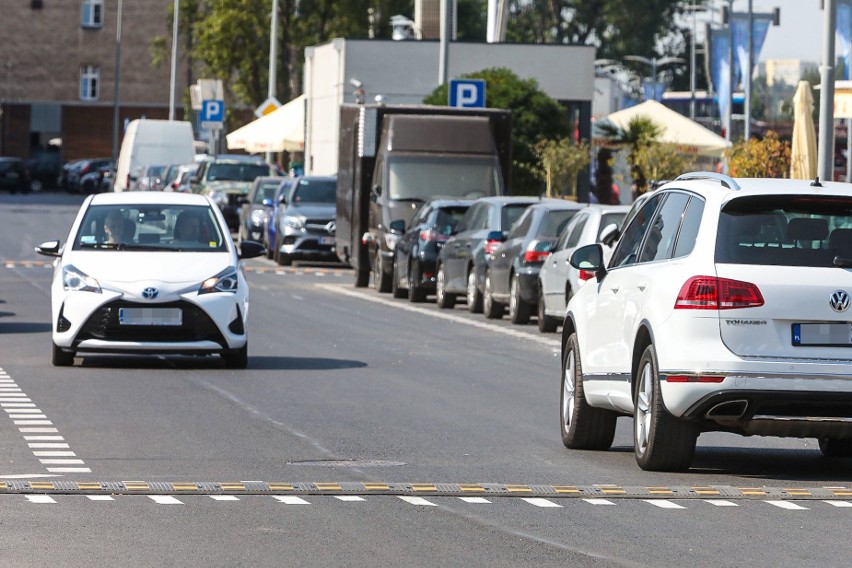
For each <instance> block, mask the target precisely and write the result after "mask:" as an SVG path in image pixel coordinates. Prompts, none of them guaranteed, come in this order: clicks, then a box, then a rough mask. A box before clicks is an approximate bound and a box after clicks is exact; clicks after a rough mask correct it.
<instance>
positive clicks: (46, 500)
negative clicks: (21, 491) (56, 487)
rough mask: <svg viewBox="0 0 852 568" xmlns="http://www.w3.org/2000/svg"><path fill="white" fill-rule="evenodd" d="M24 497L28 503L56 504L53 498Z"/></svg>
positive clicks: (42, 496) (46, 496) (48, 496)
mask: <svg viewBox="0 0 852 568" xmlns="http://www.w3.org/2000/svg"><path fill="white" fill-rule="evenodd" d="M25 497H26V498H27V501H29V502H30V503H40V504H47V503H56V501H54V500H53V497H51V496H50V495H25Z"/></svg>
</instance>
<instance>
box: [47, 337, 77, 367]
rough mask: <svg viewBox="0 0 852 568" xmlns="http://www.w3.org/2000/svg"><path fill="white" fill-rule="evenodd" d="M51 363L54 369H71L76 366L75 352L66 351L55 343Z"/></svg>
mask: <svg viewBox="0 0 852 568" xmlns="http://www.w3.org/2000/svg"><path fill="white" fill-rule="evenodd" d="M51 362H52V363H53V366H54V367H70V366H71V365H73V364H74V352H73V351H65V350H63V349H62V348H61V347H59V346H58V345H56V344H55V343H54V344H53V355H52V358H51Z"/></svg>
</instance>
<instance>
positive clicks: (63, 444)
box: [27, 442, 71, 450]
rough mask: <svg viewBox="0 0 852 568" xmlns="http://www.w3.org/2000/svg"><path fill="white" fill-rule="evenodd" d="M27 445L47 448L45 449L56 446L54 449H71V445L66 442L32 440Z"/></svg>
mask: <svg viewBox="0 0 852 568" xmlns="http://www.w3.org/2000/svg"><path fill="white" fill-rule="evenodd" d="M27 445H28V446H29V447H31V448H33V449H35V448H42V449H45V450H46V449H48V448H54V449H60V448H64V449H70V448H71V446H69V445H68V444H67V443H66V442H30V443H28V444H27Z"/></svg>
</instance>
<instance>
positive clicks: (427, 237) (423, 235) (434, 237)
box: [420, 229, 450, 242]
mask: <svg viewBox="0 0 852 568" xmlns="http://www.w3.org/2000/svg"><path fill="white" fill-rule="evenodd" d="M449 238H450V237H448V236H447V235H445V234H443V233H439V232H438V231H436V230H435V229H426V230H423V231H420V240H421V241H438V242H444V241H446V240H447V239H449Z"/></svg>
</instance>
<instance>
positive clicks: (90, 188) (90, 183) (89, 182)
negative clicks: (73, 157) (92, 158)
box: [78, 163, 112, 194]
mask: <svg viewBox="0 0 852 568" xmlns="http://www.w3.org/2000/svg"><path fill="white" fill-rule="evenodd" d="M111 175H112V163H106V164H102V165H101V166H99V167H98V168H95V169H93V170H92V171H90V172H89V173H87V174H84V175H83V176H82V177H81V178H80V181H79V184H78V185H79V190H80V193H84V194H89V193H100V192H103V191H109V189H106V188H105V185H106V186H108V184H109V182H110V181H111ZM105 180H106V182H105Z"/></svg>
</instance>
